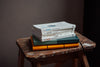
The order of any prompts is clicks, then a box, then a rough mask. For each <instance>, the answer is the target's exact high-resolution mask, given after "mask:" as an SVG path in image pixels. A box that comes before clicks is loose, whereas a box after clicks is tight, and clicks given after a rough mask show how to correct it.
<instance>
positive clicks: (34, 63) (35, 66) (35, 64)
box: [31, 62, 41, 67]
mask: <svg viewBox="0 0 100 67" xmlns="http://www.w3.org/2000/svg"><path fill="white" fill-rule="evenodd" d="M31 65H32V67H41V64H40V63H39V62H31Z"/></svg>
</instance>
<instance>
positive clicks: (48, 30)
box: [31, 21, 79, 50]
mask: <svg viewBox="0 0 100 67" xmlns="http://www.w3.org/2000/svg"><path fill="white" fill-rule="evenodd" d="M75 28H76V25H75V24H71V23H68V22H65V21H61V22H54V23H46V24H37V25H33V26H32V31H33V34H32V36H31V42H32V49H33V50H47V49H57V48H68V47H78V46H79V38H78V37H77V35H76V34H75V32H74V31H75Z"/></svg>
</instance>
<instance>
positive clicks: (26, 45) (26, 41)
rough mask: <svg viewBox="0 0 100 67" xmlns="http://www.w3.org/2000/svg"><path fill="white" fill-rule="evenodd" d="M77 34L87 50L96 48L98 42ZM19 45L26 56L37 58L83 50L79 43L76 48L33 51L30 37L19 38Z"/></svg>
mask: <svg viewBox="0 0 100 67" xmlns="http://www.w3.org/2000/svg"><path fill="white" fill-rule="evenodd" d="M76 34H77V36H78V37H79V39H80V42H81V43H82V44H83V47H84V49H85V50H87V49H93V48H95V46H96V44H95V43H94V42H93V41H91V40H89V39H88V38H86V37H84V36H83V35H81V34H79V33H76ZM85 44H89V46H86V45H85ZM17 45H18V46H19V48H20V49H21V50H22V52H23V53H24V55H25V57H26V58H35V59H37V58H43V57H50V56H53V55H56V54H58V55H60V54H62V53H64V54H67V53H71V52H77V51H80V50H83V49H82V47H81V45H79V47H75V48H66V49H56V50H45V51H33V50H32V49H31V42H30V37H26V38H20V39H17Z"/></svg>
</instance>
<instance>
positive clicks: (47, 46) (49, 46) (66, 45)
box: [32, 43, 79, 50]
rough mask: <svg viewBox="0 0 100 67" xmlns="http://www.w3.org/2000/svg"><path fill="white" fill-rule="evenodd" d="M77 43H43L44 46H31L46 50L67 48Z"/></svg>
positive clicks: (75, 45)
mask: <svg viewBox="0 0 100 67" xmlns="http://www.w3.org/2000/svg"><path fill="white" fill-rule="evenodd" d="M78 46H79V43H73V44H60V45H45V46H33V47H32V49H33V50H48V49H58V48H69V47H78Z"/></svg>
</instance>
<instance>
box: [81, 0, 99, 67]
mask: <svg viewBox="0 0 100 67" xmlns="http://www.w3.org/2000/svg"><path fill="white" fill-rule="evenodd" d="M97 11H98V12H97ZM99 15H100V13H99V7H98V5H97V1H96V0H91V1H90V0H85V1H84V24H83V34H84V35H85V36H86V37H88V38H90V39H91V40H93V41H94V42H96V48H95V49H94V50H93V51H91V52H89V53H86V55H87V57H88V61H89V64H90V67H98V65H99V60H100V58H99V56H100V55H99V54H98V53H99V52H98V51H99V46H98V44H97V37H96V36H97V33H99V32H100V31H97V30H99V28H100V27H99V26H98V25H99V23H98V22H99V21H98V18H99ZM97 23H98V25H97ZM97 27H98V28H97Z"/></svg>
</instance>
